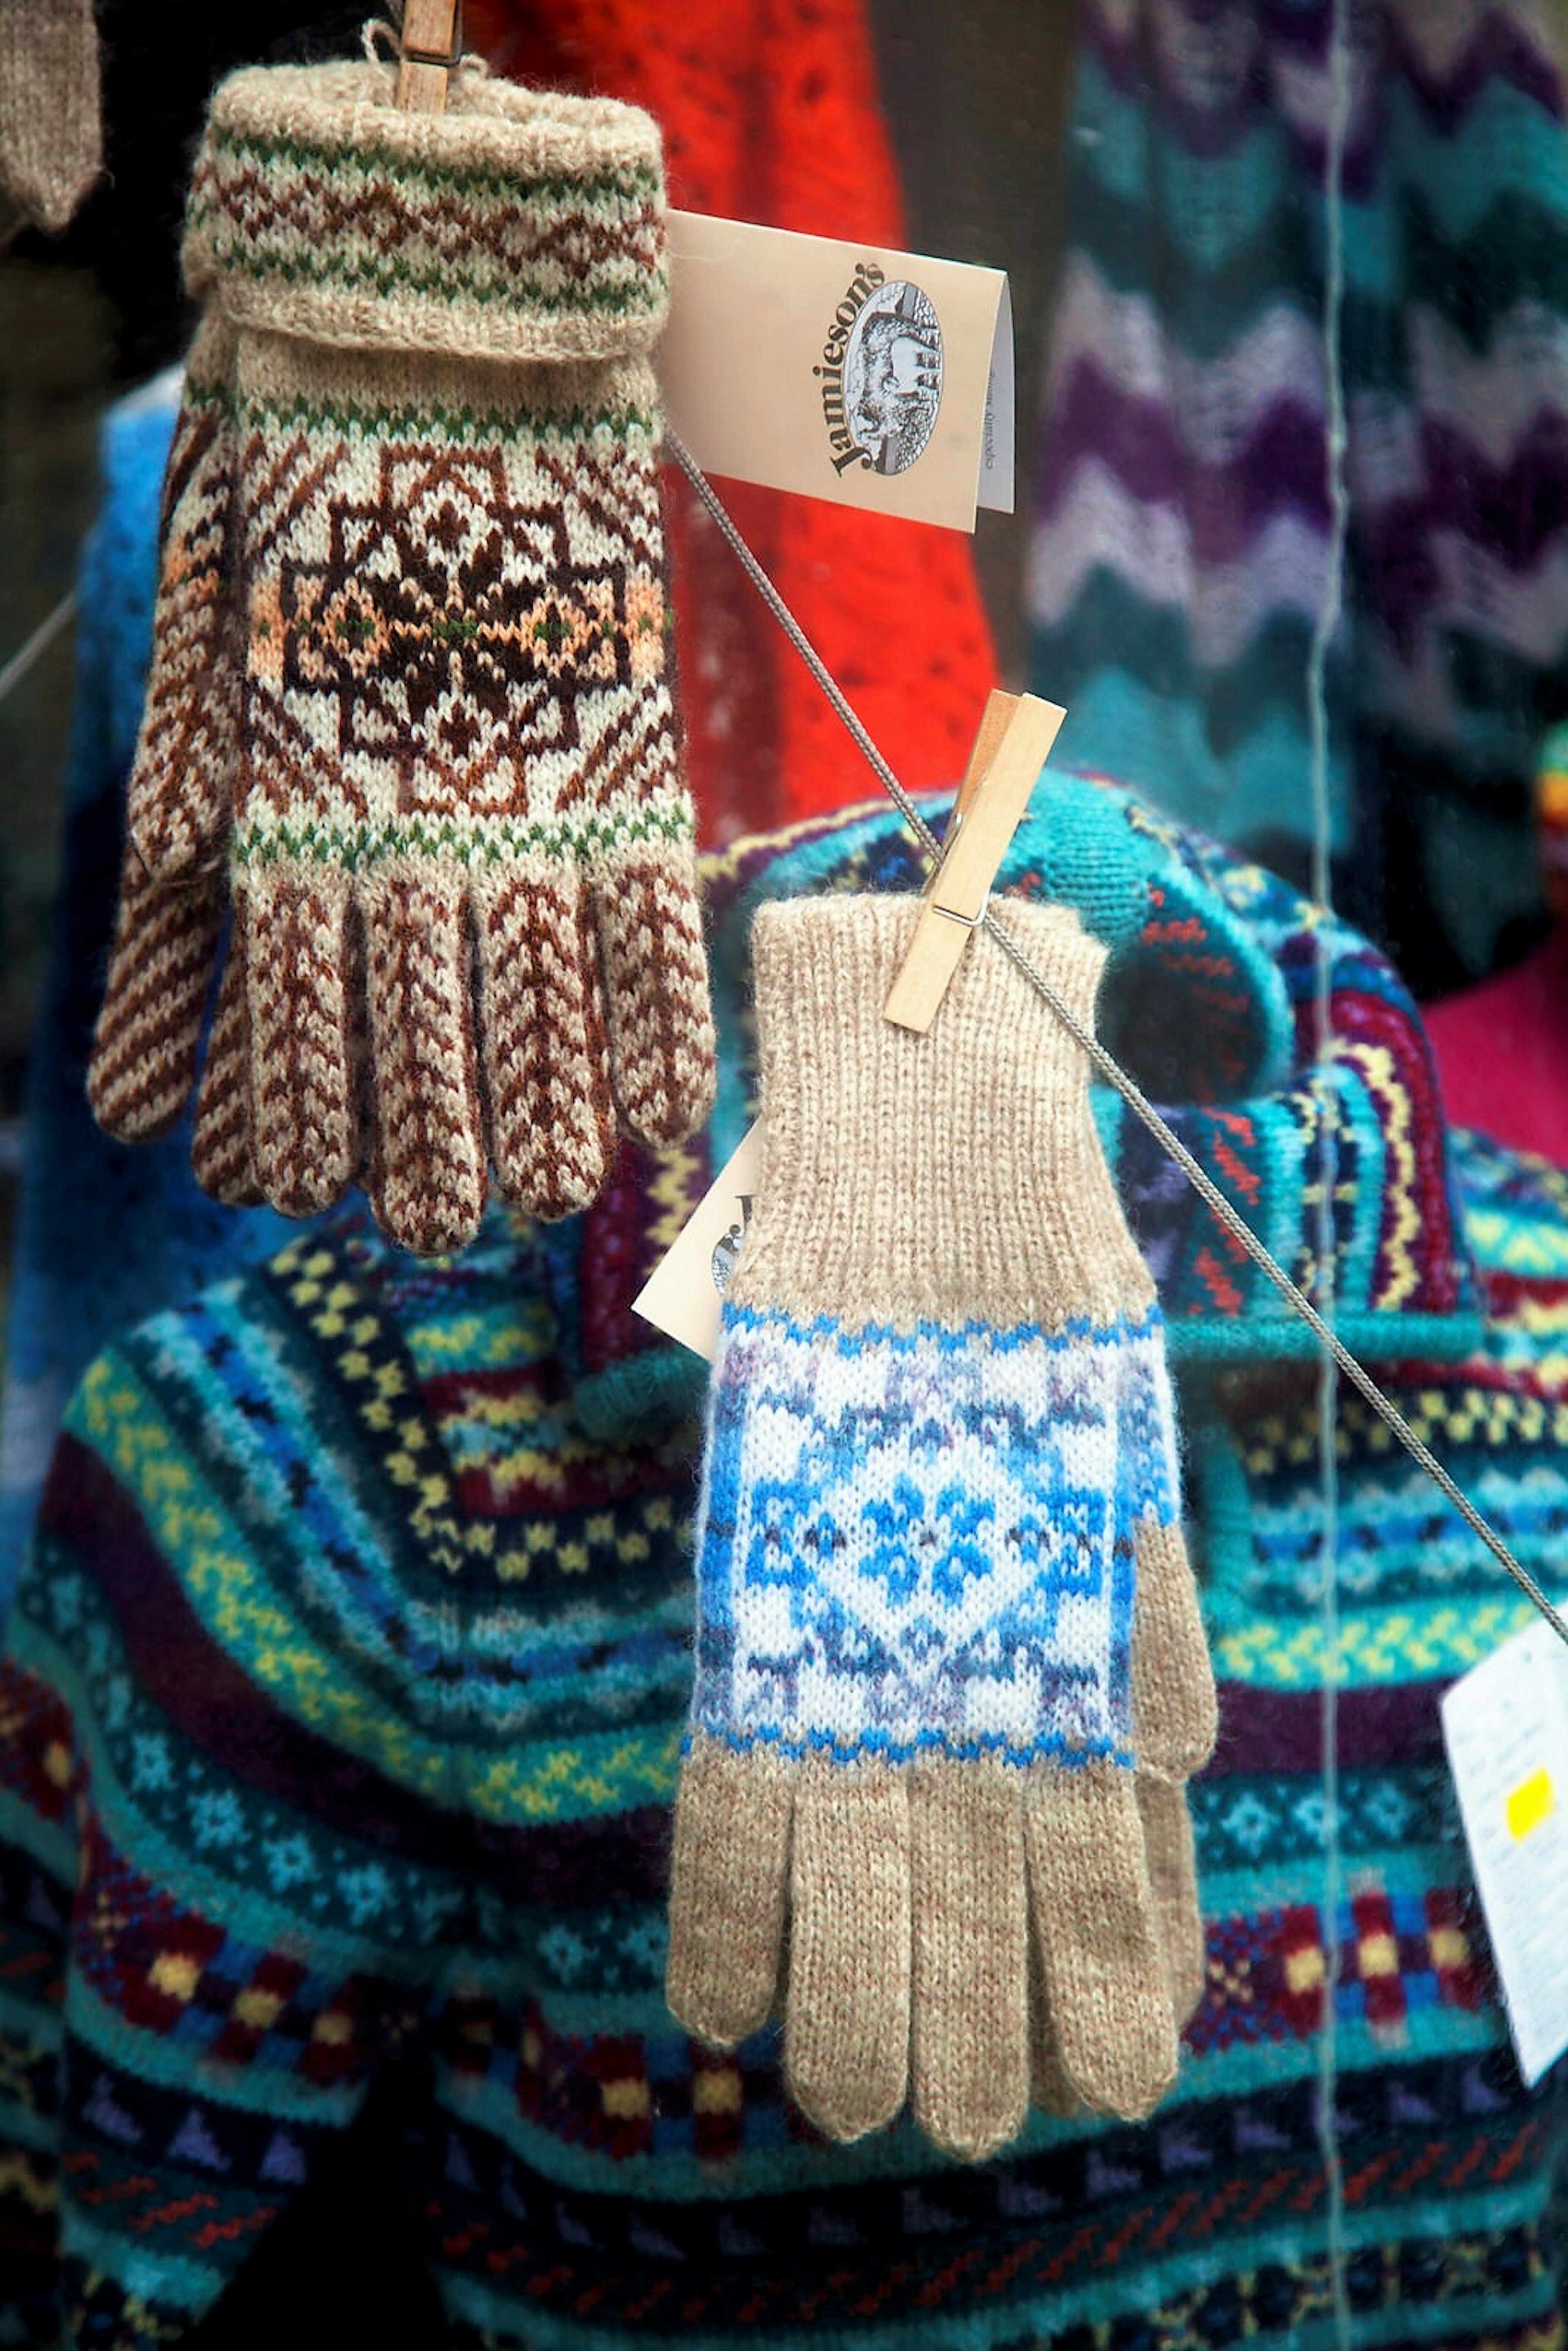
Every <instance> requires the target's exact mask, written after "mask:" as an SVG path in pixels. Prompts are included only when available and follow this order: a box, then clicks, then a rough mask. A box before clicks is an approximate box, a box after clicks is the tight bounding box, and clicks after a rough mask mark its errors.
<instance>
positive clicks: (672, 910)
mask: <svg viewBox="0 0 1568 2351" xmlns="http://www.w3.org/2000/svg"><path fill="white" fill-rule="evenodd" d="M596 895H597V902H598V907H599V930H600V939H601V946H602V951H603V958H604V984H605V993H606V997H607V999H608V1003H609V1008H610V1047H611V1063H612V1073H613V1079H614V1087H615V1100H616V1104H617V1106H618V1108H619V1110H620V1113H621V1123H622V1126H623V1127H624V1128H625V1129H626V1132H627V1133H628V1134H630V1135H632V1137H633V1138H634V1139H635V1140H636V1141H637V1142H639V1143H643V1144H653V1145H654V1146H655V1147H657V1146H659V1145H661V1144H672V1143H679V1142H681V1141H682V1140H683V1139H684V1137H685V1136H686V1135H688V1134H694V1133H695V1130H696V1128H697V1127H698V1126H699V1125H700V1124H701V1123H702V1122H703V1120H704V1119H706V1116H707V1113H708V1112H709V1110H710V1109H711V1108H712V1106H713V1092H714V1030H713V1008H712V1005H711V1002H710V999H709V996H708V982H707V956H706V951H705V949H704V946H703V929H702V908H701V902H700V898H699V895H698V890H697V873H696V858H695V853H694V852H693V851H692V850H691V849H690V848H689V847H685V846H677V847H674V848H673V849H670V850H666V851H664V852H660V853H659V854H657V855H643V856H639V857H633V858H628V859H626V860H625V861H623V862H622V865H621V866H620V869H619V871H618V872H616V874H615V875H614V877H613V879H612V881H611V882H610V883H606V884H603V885H601V887H600V889H599V890H598V892H597V893H596Z"/></svg>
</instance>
